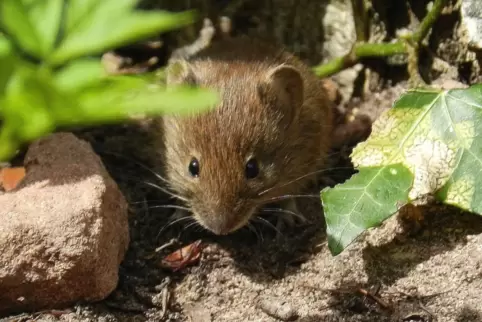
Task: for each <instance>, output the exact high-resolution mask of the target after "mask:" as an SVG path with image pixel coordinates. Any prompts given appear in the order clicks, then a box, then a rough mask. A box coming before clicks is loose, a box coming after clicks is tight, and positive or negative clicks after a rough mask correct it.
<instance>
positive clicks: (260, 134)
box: [162, 37, 333, 235]
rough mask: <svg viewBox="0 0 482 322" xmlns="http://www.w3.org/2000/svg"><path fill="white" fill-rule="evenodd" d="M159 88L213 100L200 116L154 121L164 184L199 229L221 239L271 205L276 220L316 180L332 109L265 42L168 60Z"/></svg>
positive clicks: (303, 72)
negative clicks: (158, 124) (216, 100)
mask: <svg viewBox="0 0 482 322" xmlns="http://www.w3.org/2000/svg"><path fill="white" fill-rule="evenodd" d="M167 84H168V86H171V85H176V84H191V85H197V86H200V87H204V88H211V89H215V90H217V91H218V93H219V94H220V97H221V101H220V104H219V106H217V107H216V108H215V109H213V110H212V111H210V112H208V113H205V114H197V115H192V116H189V117H178V116H165V117H163V118H162V126H163V131H164V147H165V151H164V158H165V160H164V165H165V173H166V176H167V180H168V182H169V185H170V188H171V189H172V190H173V191H175V193H176V194H177V195H178V196H179V197H180V199H182V200H183V201H184V203H185V206H186V207H187V208H188V209H190V212H191V213H192V215H193V217H194V218H195V220H196V221H197V223H198V224H200V225H201V226H202V227H204V228H206V229H208V230H210V231H211V232H213V233H215V234H218V235H225V234H228V233H231V232H233V231H235V230H238V229H239V228H241V227H243V226H245V225H246V224H247V223H248V222H249V221H250V219H252V218H254V216H256V215H257V213H258V211H259V210H261V209H262V208H263V206H265V205H267V204H269V203H273V202H274V201H276V202H279V203H280V206H281V208H282V209H283V211H280V215H281V214H282V215H283V217H285V216H286V213H293V212H294V213H297V207H296V203H295V201H294V199H293V198H289V197H288V196H289V195H293V194H297V193H300V191H301V189H302V188H303V187H305V186H306V184H307V183H308V182H310V180H313V179H314V178H315V177H316V175H315V173H316V172H317V170H320V169H321V168H322V167H323V164H324V162H323V161H324V159H325V157H326V154H327V151H328V149H329V144H330V140H331V139H332V138H331V135H332V134H331V133H332V123H333V114H332V113H333V112H332V104H333V103H332V102H331V101H330V100H329V98H328V95H329V94H328V93H327V91H326V88H325V85H324V82H323V81H322V80H321V79H319V78H318V77H317V76H316V75H314V74H313V73H312V71H311V70H310V68H309V67H308V66H306V65H305V64H304V63H302V62H301V61H300V60H299V59H297V58H296V57H295V56H294V55H292V54H290V53H288V52H287V51H286V50H284V49H283V48H281V47H278V46H275V45H272V44H269V43H267V42H263V41H260V40H256V39H252V38H245V37H240V38H227V39H223V40H221V41H219V42H217V43H213V44H212V45H210V46H209V47H207V48H204V49H203V50H201V51H200V52H198V53H197V54H196V55H194V56H192V57H190V58H188V59H184V58H180V59H177V60H174V61H172V62H171V63H170V66H169V68H168V71H167ZM181 213H182V210H178V213H177V215H181Z"/></svg>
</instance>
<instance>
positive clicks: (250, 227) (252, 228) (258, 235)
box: [246, 222, 264, 242]
mask: <svg viewBox="0 0 482 322" xmlns="http://www.w3.org/2000/svg"><path fill="white" fill-rule="evenodd" d="M246 228H247V229H248V230H250V231H251V232H253V233H254V234H255V235H256V239H257V241H260V242H263V241H264V238H263V234H262V233H261V232H259V231H258V230H257V229H256V227H255V226H254V225H253V224H252V223H250V222H248V223H247V224H246Z"/></svg>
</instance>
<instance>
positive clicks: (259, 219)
mask: <svg viewBox="0 0 482 322" xmlns="http://www.w3.org/2000/svg"><path fill="white" fill-rule="evenodd" d="M254 220H255V221H257V222H260V223H263V224H265V225H266V226H268V227H270V228H272V229H273V230H274V231H276V232H277V233H278V234H279V235H280V236H283V234H282V233H281V231H280V230H279V229H278V228H276V226H275V225H273V224H272V223H270V222H269V221H268V220H266V219H265V218H263V217H259V216H257V217H256V218H255V219H254Z"/></svg>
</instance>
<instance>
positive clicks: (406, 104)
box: [324, 84, 482, 250]
mask: <svg viewBox="0 0 482 322" xmlns="http://www.w3.org/2000/svg"><path fill="white" fill-rule="evenodd" d="M351 158H352V162H353V164H354V165H355V167H356V168H358V169H359V171H360V173H362V172H363V171H364V170H365V169H367V168H373V167H378V168H383V167H387V166H390V165H394V164H403V165H404V166H405V167H406V168H408V169H409V170H410V172H411V173H412V174H413V177H414V181H413V185H412V186H411V188H410V190H409V193H408V201H413V200H417V199H423V197H424V196H427V195H435V197H436V198H438V200H440V201H442V202H444V203H447V204H451V205H455V206H458V207H460V208H462V209H465V210H469V211H472V212H477V213H479V214H482V84H478V85H474V86H472V87H470V88H468V89H453V90H446V91H441V90H426V89H415V90H410V91H408V92H407V93H405V94H404V95H402V96H401V97H400V98H399V99H398V100H397V101H396V102H395V104H394V106H393V108H391V109H390V110H388V111H385V112H384V113H382V115H381V116H380V117H379V118H378V119H377V121H376V122H374V124H373V126H372V133H371V135H370V137H369V138H368V140H366V141H365V142H362V143H360V144H358V145H357V146H356V147H355V149H354V150H353V153H352V155H351ZM342 188H343V185H340V186H337V187H335V188H334V189H335V190H337V189H338V190H339V189H342ZM381 188H383V187H381ZM400 201H403V200H400ZM324 203H325V204H327V206H328V207H330V206H329V202H328V201H326V200H324ZM337 211H338V210H336V209H335V210H332V213H331V216H332V217H336V216H338V215H341V216H343V213H338V212H337ZM377 211H378V212H377V213H372V212H366V214H365V217H363V218H365V219H364V220H366V224H365V225H364V227H372V226H374V225H378V224H379V223H380V222H377V221H376V220H375V221H373V218H379V219H380V220H382V219H383V218H387V216H389V215H390V214H391V213H390V212H389V211H388V210H387V209H383V208H380V209H378V210H377ZM350 227H351V226H348V227H347V229H346V230H344V231H343V234H344V235H343V236H341V235H340V236H336V238H338V241H339V243H340V245H342V246H340V247H344V246H343V245H346V240H349V239H350V238H352V237H353V236H354V235H356V233H357V231H358V230H354V231H352V230H351V228H350ZM328 230H331V231H333V227H328ZM336 250H339V249H336Z"/></svg>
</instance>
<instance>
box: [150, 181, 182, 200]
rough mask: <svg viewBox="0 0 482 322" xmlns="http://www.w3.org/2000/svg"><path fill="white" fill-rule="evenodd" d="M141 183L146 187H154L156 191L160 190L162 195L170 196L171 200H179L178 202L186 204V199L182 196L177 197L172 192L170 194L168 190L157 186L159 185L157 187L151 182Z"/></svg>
mask: <svg viewBox="0 0 482 322" xmlns="http://www.w3.org/2000/svg"><path fill="white" fill-rule="evenodd" d="M142 183H144V184H146V185H148V186H151V187H154V188H156V189H158V190H160V191H162V192H164V193H166V194H168V195H170V196H172V197H173V198H177V199H179V200H182V201H186V202H187V200H186V198H184V197H182V196H180V195H177V194H175V193H173V192H171V191H169V190H167V189H165V188H163V187H161V186H159V185H157V184H155V183H152V182H149V181H142Z"/></svg>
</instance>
